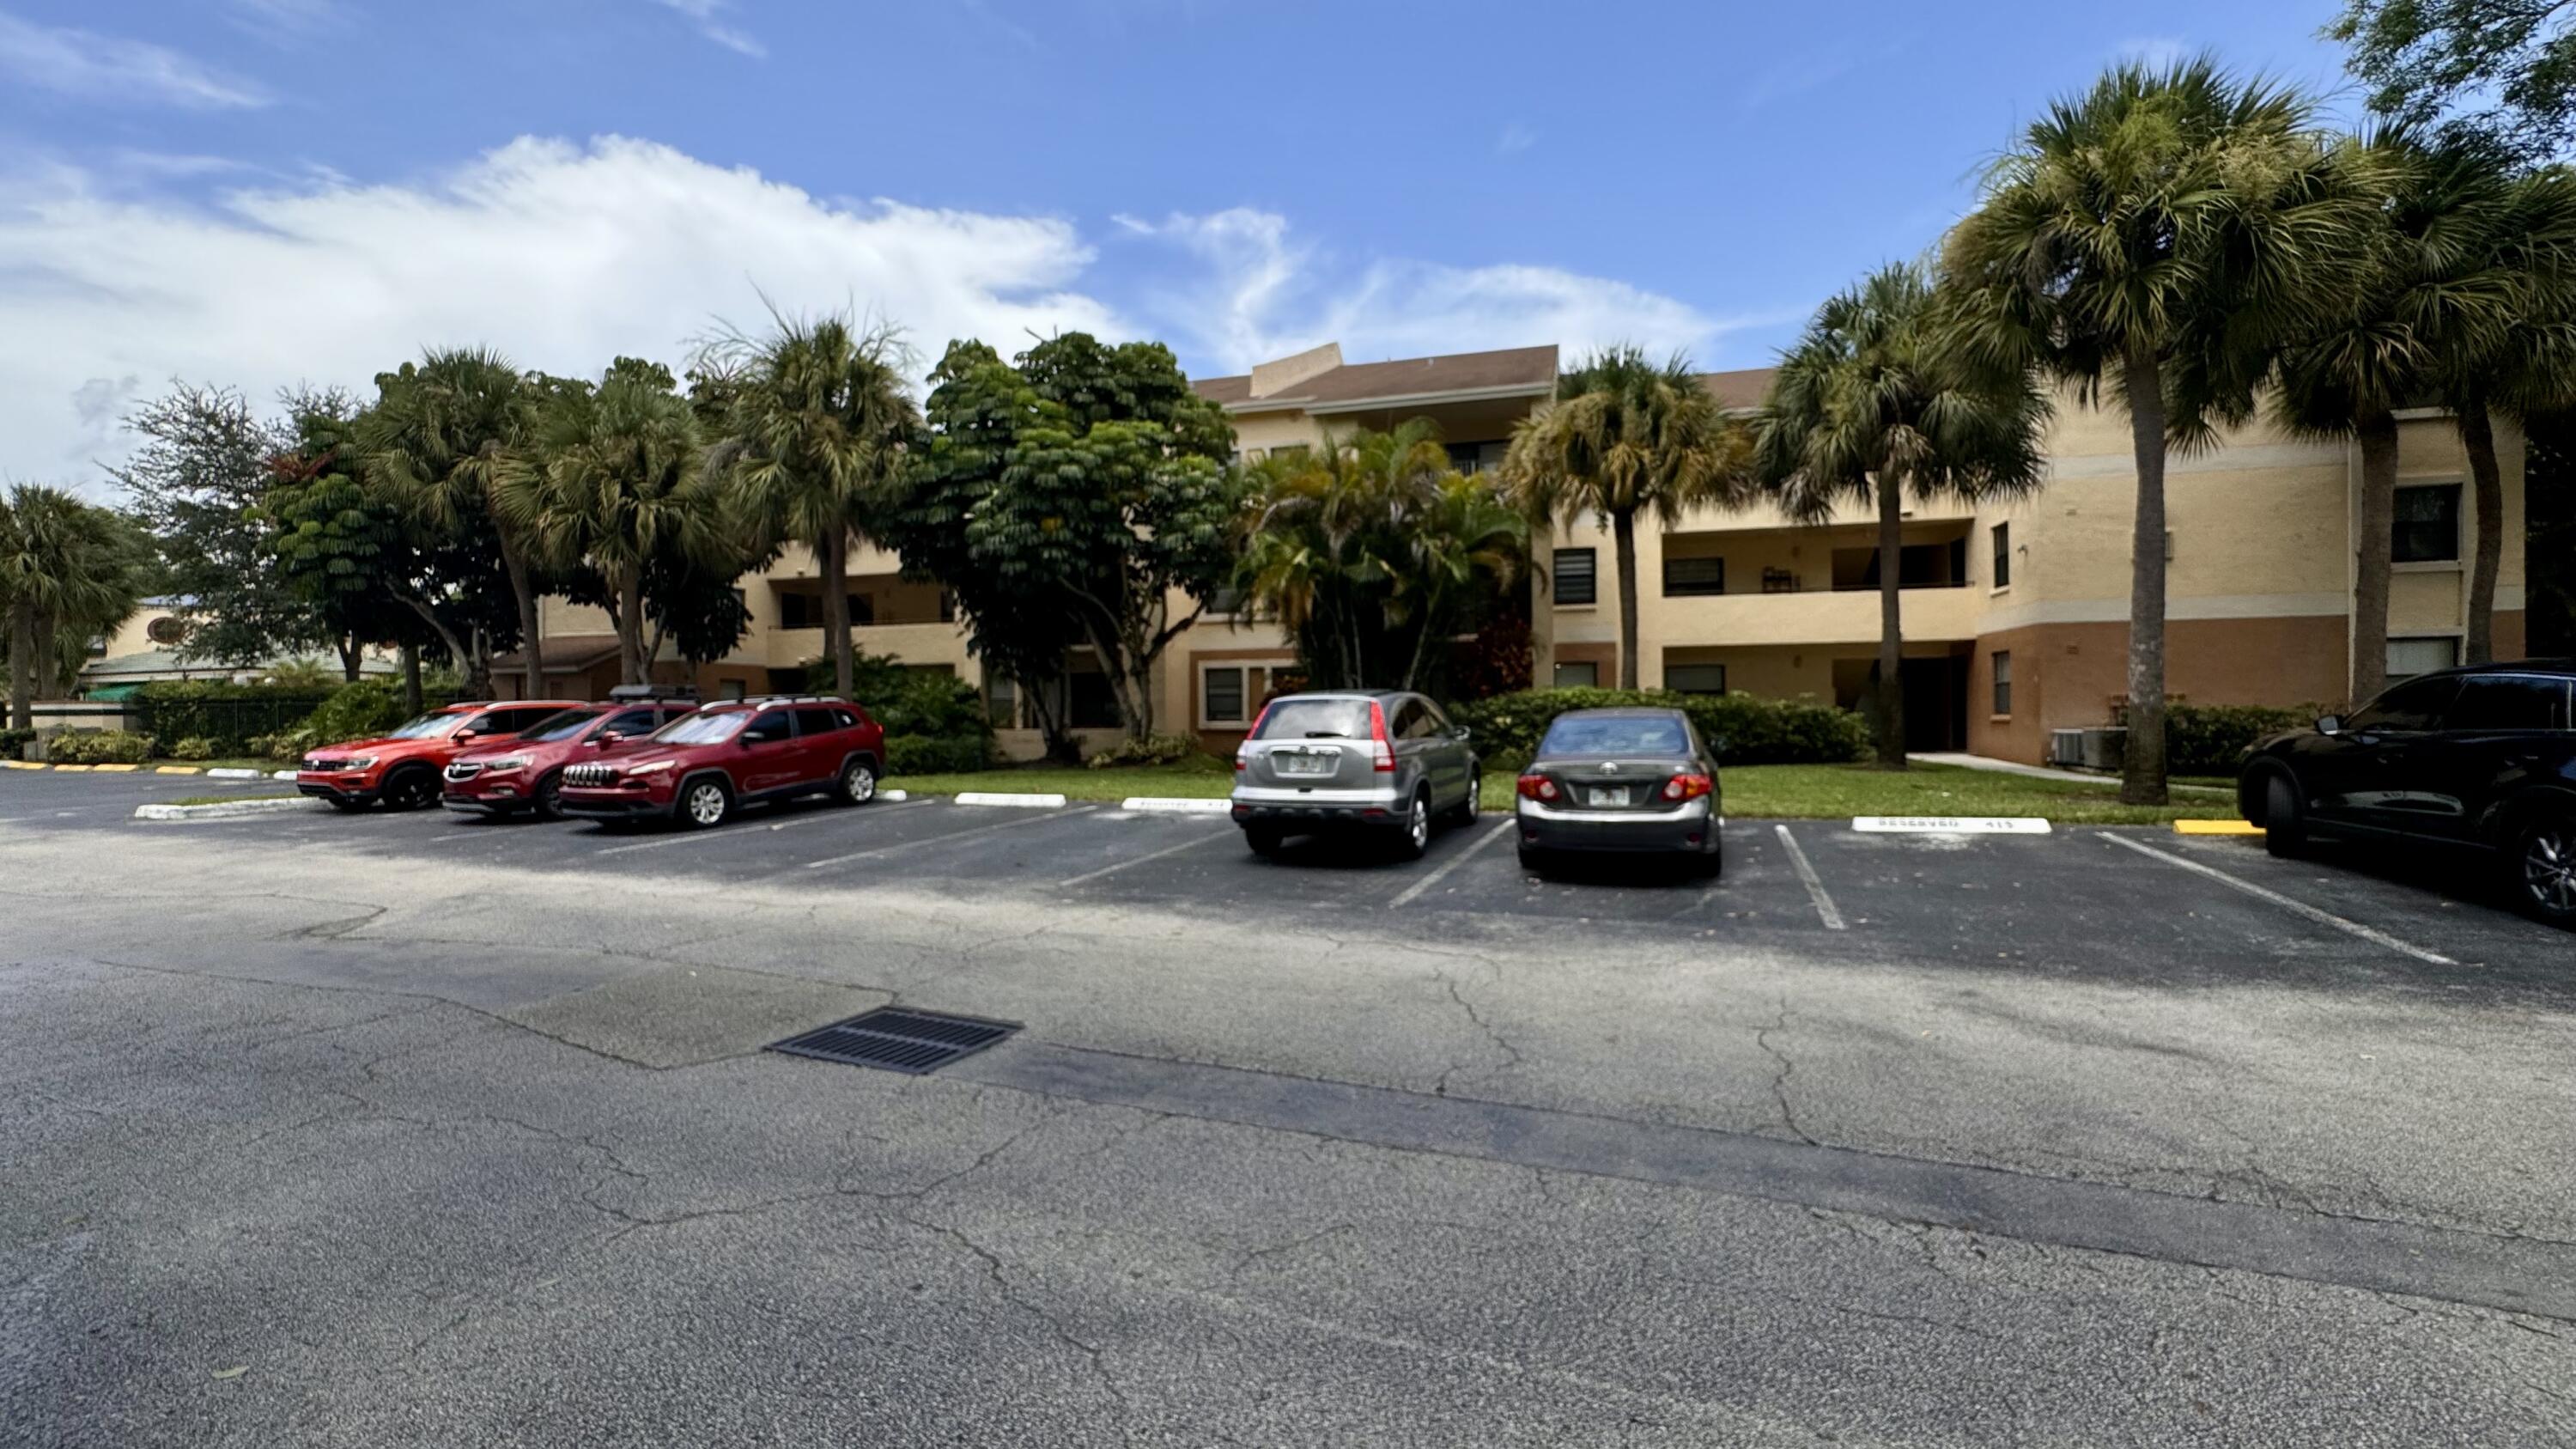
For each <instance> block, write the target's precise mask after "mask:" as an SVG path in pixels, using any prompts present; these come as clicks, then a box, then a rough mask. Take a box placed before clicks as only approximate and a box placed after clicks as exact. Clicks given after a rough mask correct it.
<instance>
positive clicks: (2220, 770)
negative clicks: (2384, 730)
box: [2165, 704, 2327, 775]
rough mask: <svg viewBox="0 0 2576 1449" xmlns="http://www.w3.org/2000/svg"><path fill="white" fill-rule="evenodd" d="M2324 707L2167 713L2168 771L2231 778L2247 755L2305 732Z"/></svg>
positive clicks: (2202, 708) (2216, 707) (2206, 707)
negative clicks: (2270, 739) (2290, 733)
mask: <svg viewBox="0 0 2576 1449" xmlns="http://www.w3.org/2000/svg"><path fill="white" fill-rule="evenodd" d="M2326 712H2327V711H2326V709H2325V708H2324V707H2323V706H2318V705H2303V706H2301V707H2299V708H2297V709H2275V708H2272V707H2270V706H2268V705H2259V704H2176V705H2168V706H2166V708H2165V768H2166V769H2167V770H2168V771H2171V772H2172V773H2174V774H2177V775H2233V774H2235V773H2236V771H2237V769H2238V767H2239V766H2241V765H2242V764H2244V762H2245V752H2246V751H2247V750H2250V749H2252V748H2253V747H2254V746H2255V745H2256V744H2258V743H2260V742H2261V741H2262V740H2263V739H2264V738H2266V737H2267V736H2270V735H2276V734H2279V733H2280V732H2281V731H2283V730H2294V729H2301V728H2304V727H2306V726H2307V725H2309V724H2312V723H2314V722H2315V720H2316V718H2317V716H2319V715H2321V714H2324V713H2326Z"/></svg>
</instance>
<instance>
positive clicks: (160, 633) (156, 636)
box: [143, 614, 188, 649]
mask: <svg viewBox="0 0 2576 1449" xmlns="http://www.w3.org/2000/svg"><path fill="white" fill-rule="evenodd" d="M143 632H144V634H145V636H146V637H148V638H150V639H151V641H152V642H153V643H155V644H158V645H160V646H161V647H162V648H164V649H172V648H176V647H177V646H179V645H181V644H185V643H187V642H188V621H187V620H185V619H182V618H180V617H179V616H178V615H176V614H164V615H162V616H161V617H160V618H158V619H155V620H153V621H152V622H151V623H149V624H146V625H144V626H143Z"/></svg>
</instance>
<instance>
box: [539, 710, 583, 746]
mask: <svg viewBox="0 0 2576 1449" xmlns="http://www.w3.org/2000/svg"><path fill="white" fill-rule="evenodd" d="M597 718H599V711H598V710H595V709H568V710H565V711H564V712H563V713H561V714H557V715H550V716H548V717H547V718H545V719H541V720H539V721H537V723H536V727H535V728H533V729H529V730H526V731H523V732H522V733H521V734H520V735H519V738H521V739H523V740H537V741H540V742H542V741H547V740H568V739H571V738H572V737H573V736H574V735H577V734H580V733H581V728H582V726H584V725H586V724H588V723H590V722H591V721H592V720H595V719H597Z"/></svg>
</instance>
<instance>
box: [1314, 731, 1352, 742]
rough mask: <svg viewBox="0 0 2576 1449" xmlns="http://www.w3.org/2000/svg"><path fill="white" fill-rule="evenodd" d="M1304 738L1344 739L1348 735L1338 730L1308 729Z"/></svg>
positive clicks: (1347, 737)
mask: <svg viewBox="0 0 2576 1449" xmlns="http://www.w3.org/2000/svg"><path fill="white" fill-rule="evenodd" d="M1306 738H1308V739H1310V740H1346V739H1349V738H1350V736H1349V735H1346V734H1343V733H1342V732H1341V731H1340V730H1308V731H1306Z"/></svg>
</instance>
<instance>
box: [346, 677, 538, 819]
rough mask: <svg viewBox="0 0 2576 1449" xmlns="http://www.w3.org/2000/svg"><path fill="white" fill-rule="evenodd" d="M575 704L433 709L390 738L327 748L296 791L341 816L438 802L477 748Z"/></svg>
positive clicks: (515, 701)
mask: <svg viewBox="0 0 2576 1449" xmlns="http://www.w3.org/2000/svg"><path fill="white" fill-rule="evenodd" d="M580 704H581V701H580V700H577V699H513V700H503V701H498V702H495V701H492V700H485V701H483V702H482V703H479V704H451V705H448V706H446V707H444V708H442V709H434V710H431V711H430V712H429V713H427V714H425V715H422V716H421V717H420V718H418V719H416V720H413V721H412V722H411V723H409V724H406V725H404V726H403V727H402V728H400V729H398V730H395V731H394V732H393V733H391V734H388V735H382V736H379V737H378V738H375V739H372V740H351V741H349V742H348V743H347V744H340V745H328V746H325V747H323V748H321V749H318V750H315V751H314V752H313V753H311V754H309V755H307V756H305V757H304V767H303V768H302V769H299V770H297V771H296V772H295V788H296V789H298V790H301V791H303V792H304V793H305V794H307V795H312V796H315V797H317V798H319V799H323V800H328V801H330V802H331V804H332V805H333V806H334V807H335V808H337V809H341V810H364V809H366V808H367V807H368V806H370V805H375V804H379V803H381V804H382V805H383V806H384V807H385V808H386V809H388V810H419V809H423V808H425V807H427V806H431V805H435V804H437V803H438V773H439V771H441V770H444V769H446V768H447V763H448V761H450V760H453V759H455V758H456V757H457V755H458V754H460V753H461V752H463V751H464V749H465V748H466V747H467V746H469V745H473V744H477V743H481V744H489V743H491V742H492V741H493V740H496V739H503V738H507V737H508V736H511V735H515V734H517V733H518V732H519V731H521V730H524V729H527V728H529V727H530V726H532V725H534V724H536V723H537V722H538V721H539V720H543V719H548V718H551V717H552V716H554V715H558V714H561V713H563V712H564V711H565V710H567V709H573V708H577V707H578V706H579V705H580Z"/></svg>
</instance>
